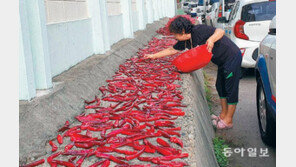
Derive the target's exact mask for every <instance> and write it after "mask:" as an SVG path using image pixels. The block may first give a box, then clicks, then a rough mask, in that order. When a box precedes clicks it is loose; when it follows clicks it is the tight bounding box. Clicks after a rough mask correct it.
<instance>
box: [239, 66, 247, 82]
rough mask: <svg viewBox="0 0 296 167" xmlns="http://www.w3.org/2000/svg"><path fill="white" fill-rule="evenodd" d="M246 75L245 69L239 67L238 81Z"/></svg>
mask: <svg viewBox="0 0 296 167" xmlns="http://www.w3.org/2000/svg"><path fill="white" fill-rule="evenodd" d="M246 74H247V69H246V68H243V67H241V71H240V77H239V79H242V78H243V77H244V76H246Z"/></svg>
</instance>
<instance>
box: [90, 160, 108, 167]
mask: <svg viewBox="0 0 296 167" xmlns="http://www.w3.org/2000/svg"><path fill="white" fill-rule="evenodd" d="M106 161H109V160H107V159H106V160H102V161H98V162H96V163H94V164H92V165H91V166H89V167H97V166H99V165H101V164H102V163H104V162H106ZM109 162H110V161H109Z"/></svg>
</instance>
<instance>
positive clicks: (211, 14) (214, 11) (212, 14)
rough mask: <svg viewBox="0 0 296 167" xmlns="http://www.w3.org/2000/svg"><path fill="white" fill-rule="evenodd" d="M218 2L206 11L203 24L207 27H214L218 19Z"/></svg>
mask: <svg viewBox="0 0 296 167" xmlns="http://www.w3.org/2000/svg"><path fill="white" fill-rule="evenodd" d="M218 9H219V2H216V3H213V4H212V5H211V6H210V8H209V9H208V10H207V11H206V17H205V22H206V24H207V25H209V26H213V27H216V23H217V19H218V12H219V11H218Z"/></svg>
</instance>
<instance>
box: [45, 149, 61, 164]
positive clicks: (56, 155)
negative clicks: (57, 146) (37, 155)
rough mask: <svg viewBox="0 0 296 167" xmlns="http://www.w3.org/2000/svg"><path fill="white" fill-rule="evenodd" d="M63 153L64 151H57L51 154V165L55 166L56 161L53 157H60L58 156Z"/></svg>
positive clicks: (49, 158) (48, 159) (49, 160)
mask: <svg viewBox="0 0 296 167" xmlns="http://www.w3.org/2000/svg"><path fill="white" fill-rule="evenodd" d="M61 154H62V152H57V153H54V154H52V155H51V156H49V157H48V158H47V162H48V163H49V164H50V165H51V166H54V165H55V164H56V163H55V162H53V159H54V158H56V157H58V156H59V155H61Z"/></svg>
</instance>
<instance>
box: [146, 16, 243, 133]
mask: <svg viewBox="0 0 296 167" xmlns="http://www.w3.org/2000/svg"><path fill="white" fill-rule="evenodd" d="M169 30H170V32H171V33H172V34H173V35H174V36H175V38H176V39H177V40H178V42H177V43H176V44H175V45H174V46H173V47H170V48H167V49H164V50H162V51H160V52H158V53H155V54H151V55H145V57H146V58H150V59H155V58H160V57H164V56H169V55H174V54H176V53H178V52H179V51H182V50H185V49H186V48H187V49H191V48H192V47H196V46H198V45H203V44H207V49H208V50H209V52H212V53H213V56H212V59H211V61H212V62H213V63H214V64H216V65H217V66H218V73H217V81H216V89H217V91H218V94H219V96H220V99H221V100H220V101H221V107H222V111H221V113H220V115H219V116H215V115H212V116H211V117H212V119H213V124H214V125H215V126H216V127H217V129H228V128H232V127H233V122H232V119H233V115H234V112H235V109H236V105H237V103H238V89H239V78H240V67H241V62H242V55H241V52H240V49H239V48H238V47H237V46H236V45H235V44H234V43H233V42H232V41H231V40H230V39H229V38H227V37H226V36H224V31H223V30H222V29H219V28H217V29H216V28H214V27H210V26H206V25H193V24H192V23H191V22H190V20H188V19H186V18H184V17H182V16H179V17H177V18H176V19H175V20H174V21H172V23H171V24H170V26H169Z"/></svg>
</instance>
